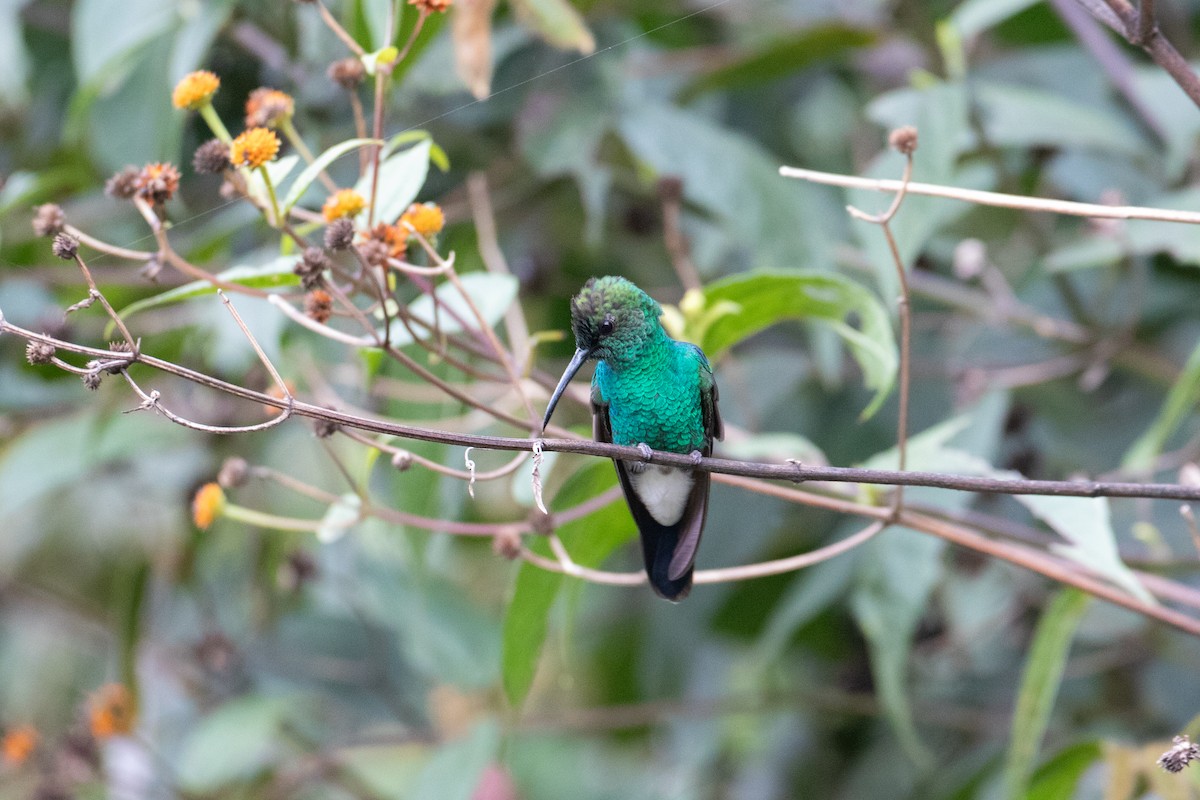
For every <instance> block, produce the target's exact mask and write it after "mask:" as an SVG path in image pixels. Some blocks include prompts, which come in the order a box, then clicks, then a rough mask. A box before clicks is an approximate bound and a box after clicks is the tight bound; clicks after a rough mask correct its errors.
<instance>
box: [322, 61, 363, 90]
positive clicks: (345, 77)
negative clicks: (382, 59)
mask: <svg viewBox="0 0 1200 800" xmlns="http://www.w3.org/2000/svg"><path fill="white" fill-rule="evenodd" d="M325 74H326V75H328V76H329V80H331V81H333V82H334V83H336V84H338V85H339V86H341V87H342V88H343V89H353V88H354V87H355V86H358V85H359V84H360V83H362V80H363V76H364V75H365V74H366V69H365V68H364V67H363V63H362V62H361V61H359V60H358V59H357V58H343V59H342V60H341V61H335V62H333V63H332V64H330V65H329V69H328V70H327V71H326V73H325Z"/></svg>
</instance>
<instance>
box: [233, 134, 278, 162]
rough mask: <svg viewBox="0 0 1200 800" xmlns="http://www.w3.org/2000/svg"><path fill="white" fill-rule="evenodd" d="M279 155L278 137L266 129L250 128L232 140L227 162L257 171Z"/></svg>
mask: <svg viewBox="0 0 1200 800" xmlns="http://www.w3.org/2000/svg"><path fill="white" fill-rule="evenodd" d="M278 154H279V137H278V136H276V135H275V132H274V131H271V130H268V129H266V128H251V129H250V130H248V131H245V132H244V133H242V134H241V135H239V136H238V137H237V138H236V139H234V140H233V144H232V145H230V147H229V160H230V161H232V162H233V165H234V166H235V167H249V168H250V169H258V168H259V167H261V166H262V165H263V164H266V163H267V162H268V161H270V160H272V159H273V158H275V156H276V155H278Z"/></svg>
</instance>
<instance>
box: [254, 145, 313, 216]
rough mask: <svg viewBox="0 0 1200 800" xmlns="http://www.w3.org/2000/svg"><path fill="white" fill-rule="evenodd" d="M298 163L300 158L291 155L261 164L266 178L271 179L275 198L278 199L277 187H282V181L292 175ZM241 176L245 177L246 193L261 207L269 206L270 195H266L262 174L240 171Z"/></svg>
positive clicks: (256, 171) (259, 172)
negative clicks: (265, 172)
mask: <svg viewBox="0 0 1200 800" xmlns="http://www.w3.org/2000/svg"><path fill="white" fill-rule="evenodd" d="M299 163H300V156H298V155H296V154H295V153H293V154H292V155H290V156H284V157H283V158H280V159H276V160H275V161H268V162H267V163H266V164H263V167H262V168H263V169H264V170H266V171H267V176H268V177H269V178H270V179H271V186H272V187H273V188H274V189H275V196H276V198H278V197H279V187H280V186H281V185H283V182H284V180H285V179H286V178H287V176H288V175H291V174H292V170H294V169H295V168H296V165H297V164H299ZM242 174H243V175H245V176H246V191H247V192H249V193H250V196H251V197H253V198H254V199H255V200H257V201H258V202H259V203H261V204H262V205H263V206H270V205H271V198H270V195H268V194H267V184H266V182H265V181H264V180H263V176H262V172H261V171H260V170H257V169H251V170H242Z"/></svg>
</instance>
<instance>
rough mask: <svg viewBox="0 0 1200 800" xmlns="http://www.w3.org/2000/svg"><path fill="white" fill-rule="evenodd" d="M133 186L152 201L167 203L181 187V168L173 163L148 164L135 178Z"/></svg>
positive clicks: (142, 195)
mask: <svg viewBox="0 0 1200 800" xmlns="http://www.w3.org/2000/svg"><path fill="white" fill-rule="evenodd" d="M133 188H134V194H136V195H138V196H139V197H143V198H145V199H146V200H149V201H150V202H151V203H159V204H161V203H165V202H167V201H168V200H170V199H171V198H172V197H174V196H175V192H176V190H177V189H179V170H177V169H175V166H174V165H173V164H162V163H158V164H147V165H146V166H144V167H142V169H141V171H140V172H138V174H137V176H136V177H135V178H134V179H133Z"/></svg>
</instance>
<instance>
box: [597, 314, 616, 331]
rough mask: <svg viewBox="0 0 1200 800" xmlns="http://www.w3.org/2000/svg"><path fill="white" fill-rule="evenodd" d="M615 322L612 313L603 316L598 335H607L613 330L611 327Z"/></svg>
mask: <svg viewBox="0 0 1200 800" xmlns="http://www.w3.org/2000/svg"><path fill="white" fill-rule="evenodd" d="M615 324H616V323H615V322H614V321H613V317H612V314H609V315H608V316H606V317H605V318H604V321H603V322H601V323H600V335H601V336H608V335H609V334H610V333H612V332H613V327H614V326H615Z"/></svg>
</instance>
